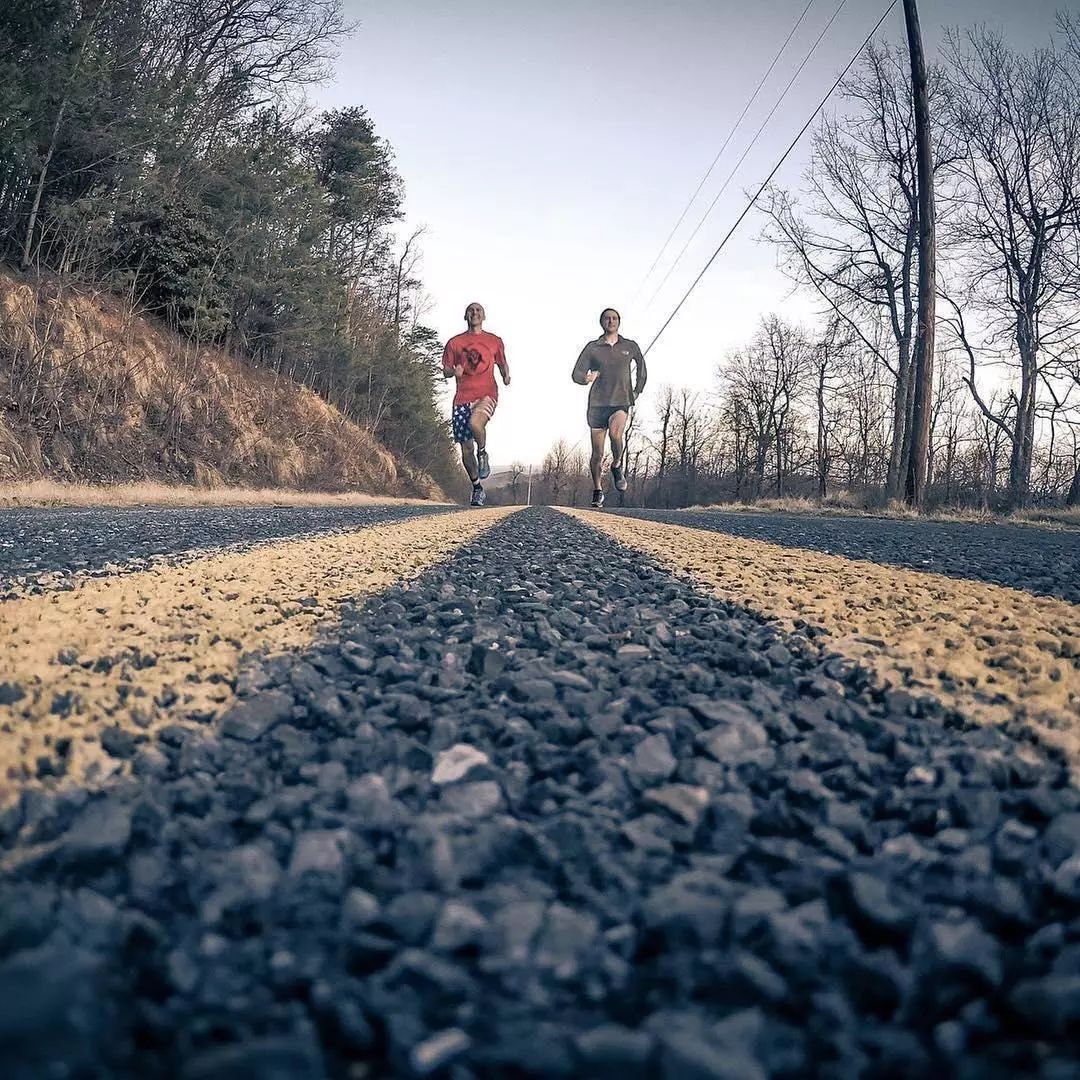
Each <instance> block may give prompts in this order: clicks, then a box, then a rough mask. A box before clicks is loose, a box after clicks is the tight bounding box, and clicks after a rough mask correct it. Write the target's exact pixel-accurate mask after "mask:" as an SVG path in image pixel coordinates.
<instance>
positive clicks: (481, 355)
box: [442, 303, 510, 506]
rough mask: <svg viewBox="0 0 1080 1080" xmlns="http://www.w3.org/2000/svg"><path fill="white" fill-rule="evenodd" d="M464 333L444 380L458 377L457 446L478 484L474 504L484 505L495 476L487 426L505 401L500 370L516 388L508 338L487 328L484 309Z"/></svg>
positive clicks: (451, 348)
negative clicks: (487, 481) (497, 378)
mask: <svg viewBox="0 0 1080 1080" xmlns="http://www.w3.org/2000/svg"><path fill="white" fill-rule="evenodd" d="M465 324H466V325H467V326H468V328H469V329H468V330H466V331H465V333H464V334H458V335H457V337H452V338H451V339H450V340H449V341H448V342H447V343H446V348H445V349H443V361H442V363H443V378H445V379H449V378H456V379H457V391H456V392H455V394H454V405H453V411H452V414H451V420H452V424H453V429H454V442H457V443H460V444H461V463H462V464H463V465H464V466H465V471H466V472H467V473H468V474H469V479H470V480H471V481H472V485H473V492H472V499H471V500H470V505H472V506H483V505H484V488H483V485H482V484H481V483H480V481H481V480H485V479H487V477H488V475H489V474H490V472H491V466H490V465H489V464H488V453H487V425H488V421H489V420H490V419H491V416H492V414H493V413H494V412H495V403H496V402H497V401H498V400H499V388H498V386H497V385H496V384H495V368H496V367H498V369H499V372H500V374H501V375H502V381H503V386H509V385H510V365H509V364H508V363H507V362H506V350H505V349H504V348H503V343H502V338H500V337H496V336H495V334H489V333H488V332H487V331H486V330H485V329H484V328H483V327H484V308H483V305H482V304H475V303H474V304H470V305H469V306H468V307H467V308H466V309H465Z"/></svg>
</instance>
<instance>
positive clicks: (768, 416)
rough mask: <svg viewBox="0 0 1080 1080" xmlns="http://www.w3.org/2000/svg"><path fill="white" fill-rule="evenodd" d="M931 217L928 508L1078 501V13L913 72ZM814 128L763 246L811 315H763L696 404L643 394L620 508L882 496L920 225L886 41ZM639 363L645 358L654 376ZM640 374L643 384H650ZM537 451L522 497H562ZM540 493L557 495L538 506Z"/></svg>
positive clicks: (892, 448)
mask: <svg viewBox="0 0 1080 1080" xmlns="http://www.w3.org/2000/svg"><path fill="white" fill-rule="evenodd" d="M929 93H930V111H931V120H932V125H933V145H934V148H935V199H936V204H937V235H938V244H937V320H936V323H935V330H936V340H937V349H936V365H935V372H934V379H933V390H934V393H933V401H932V410H931V417H930V418H931V440H930V453H929V486H928V489H927V497H928V499H929V500H930V501H932V502H935V501H936V502H938V503H941V502H949V503H954V504H968V505H979V506H994V507H1000V508H1006V507H1007V508H1023V507H1025V506H1026V505H1028V504H1029V503H1032V502H1038V503H1048V502H1055V501H1056V502H1058V503H1060V502H1065V503H1067V504H1069V505H1078V504H1080V18H1077V17H1076V16H1070V15H1062V16H1060V17H1059V19H1058V32H1057V34H1056V36H1055V39H1054V40H1053V42H1052V43H1051V44H1050V45H1048V46H1047V47H1046V48H1041V49H1037V50H1035V51H1033V52H1030V53H1018V52H1015V51H1013V50H1010V49H1009V48H1007V47H1006V46H1005V45H1004V43H1003V42H1002V40H1001V38H1000V37H998V36H995V35H994V34H992V33H990V32H988V31H986V30H983V29H976V30H971V31H968V32H965V33H961V32H954V33H953V34H951V35H950V37H949V39H948V43H947V47H946V49H945V55H944V60H943V62H942V63H941V64H940V65H939V66H938V67H937V68H935V69H932V70H931V72H930V78H929ZM842 94H843V96H842V101H841V103H840V107H839V108H838V109H837V111H836V114H835V115H833V116H831V117H829V118H827V119H825V120H824V121H822V122H821V123H820V124H819V125H818V127H817V128H816V130H815V133H814V138H813V148H812V155H811V160H810V163H809V165H808V168H807V170H806V172H805V175H804V177H803V180H802V183H801V185H800V187H799V188H798V190H795V191H784V190H779V189H775V190H772V191H771V192H769V193H768V198H767V200H766V201H765V202H764V203H763V204H762V205H761V211H762V212H763V215H764V221H765V225H764V230H763V235H764V237H765V238H766V239H767V240H769V241H771V242H772V243H773V244H775V245H776V249H777V251H778V252H779V256H780V258H781V261H782V265H783V266H784V267H785V269H786V271H787V273H788V274H789V275H790V276H791V278H792V279H793V281H794V282H795V283H796V284H797V285H798V286H799V287H801V288H802V289H804V290H807V291H809V292H810V293H811V294H812V295H813V296H814V297H816V298H817V299H818V300H819V301H820V309H821V312H822V314H821V319H820V322H819V324H818V325H816V326H812V327H797V326H794V325H791V324H790V323H789V322H786V321H785V320H783V319H781V318H779V317H777V316H775V315H769V314H767V313H764V312H763V317H762V320H761V323H760V329H759V331H758V332H757V334H756V335H755V336H754V338H753V340H751V341H749V342H747V343H746V345H745V346H744V347H742V348H739V349H736V350H734V351H732V352H731V353H730V354H729V355H728V356H726V357H723V358H718V363H717V367H716V377H715V381H714V385H713V387H712V389H711V392H710V393H707V394H706V393H693V392H691V391H689V390H682V389H678V388H675V389H669V390H666V391H659V392H657V394H656V395H655V396H653V395H650V398H651V400H650V401H649V414H650V415H649V416H648V418H646V419H644V420H643V419H642V418H640V417H639V418H638V419H637V421H636V431H634V432H632V433H631V437H630V442H629V452H628V466H629V470H628V471H629V473H630V475H631V476H632V477H634V478H635V484H634V486H633V489H632V490H633V491H634V496H633V498H634V501H636V502H641V501H644V502H647V503H649V504H652V505H661V506H679V505H687V504H693V503H703V502H711V501H716V500H720V499H733V498H734V499H743V498H745V499H752V498H758V497H762V496H781V497H783V496H786V495H811V496H814V495H816V496H826V495H829V494H830V493H832V492H834V491H835V490H836V489H845V490H846V491H848V492H851V493H854V494H855V495H856V496H857V497H858V498H859V499H861V500H865V501H877V502H887V501H891V500H894V499H897V498H899V497H901V496H902V495H903V487H904V478H905V476H906V474H907V471H908V455H909V454H910V446H911V435H912V423H913V404H914V400H913V394H914V384H913V371H912V350H913V344H914V338H915V330H916V325H915V324H916V297H917V273H918V259H919V218H918V205H917V201H916V184H915V176H916V164H915V130H914V120H913V112H912V102H911V84H910V74H909V67H908V58H907V52H906V48H905V47H903V46H899V45H892V44H879V45H877V46H875V47H874V48H872V49H871V50H870V51H869V52H868V53H867V55H866V57H865V58H864V61H863V62H862V63H861V65H860V66H859V67H858V68H856V69H855V70H854V71H853V74H852V75H851V76H850V77H849V78H848V79H847V80H846V81H845V83H844V84H843V87H842ZM653 366H654V368H655V367H656V365H653ZM654 378H656V380H657V382H662V379H663V375H662V373H661V372H660V371H656V373H655V376H654ZM580 464H581V463H580V462H579V461H578V460H577V459H576V457H575V455H574V454H573V453H572V452H570V450H568V449H567V448H566V447H558V446H556V447H554V448H553V449H552V451H551V453H550V454H549V455H548V459H547V462H546V463H545V468H544V475H545V476H546V477H547V479H546V480H545V481H544V484H543V486H542V488H541V497H542V498H550V499H551V500H552V501H568V499H570V498H573V497H579V496H576V492H577V487H576V484H575V483H574V482H573V481H571V480H570V479H569V477H570V476H571V475H576V474H577V473H578V472H579V471H580ZM553 491H557V492H558V494H557V495H555V494H553Z"/></svg>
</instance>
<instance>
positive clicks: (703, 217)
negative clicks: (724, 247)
mask: <svg viewBox="0 0 1080 1080" xmlns="http://www.w3.org/2000/svg"><path fill="white" fill-rule="evenodd" d="M846 3H847V0H840V3H839V4H838V5H837V8H836V10H835V11H834V12H833V13H832V18H831V19H829V21H828V22H827V23H826V24H825V26H824V28H823V29H822V31H821V33H820V34H818V36H817V38H816V39H815V41H814V44H813V45H811V46H810V51H809V52H808V53H807V54H806V56H804V57H803V62H802V63H801V64H800V65H799V66H798V67H797V68H796V69H795V73H794V74H793V75H792V76H791V78H790V79H789V80H788V84H787V86H785V87H784V90H783V92H782V93H781V94H780V96H779V97H778V98H777V99H776V102H775V104H774V105H773V107H772V108H771V109H770V110H769V115H768V116H766V117H765V119H764V120H762V121H761V126H760V127H759V128H758V129H757V131H755V132H754V137H753V138H752V139H751V140H750V142H749V144H748V145H747V147H746V149H745V150H744V151H743V152H742V155H741V156H740V158H739V160H738V161H736V162H735V167H734V168H733V169H732V170H731V172H729V173H728V175H727V179H726V180H725V181H724V183H723V184H722V185H721V187H720V190H719V191H718V192H717V193H716V195H715V196H714V197H713V201H712V202H711V203H709V207H708V209H707V210H706V211H705V213H704V214H702V215H701V220H700V221H699V222H698V223H697V225H695V226H694V231H693V232H692V233H691V234H690V236H689V237H688V238H687V241H686V243H685V244H683V246H682V250H681V251H680V252H679V254H678V255H676V256H675V261H674V262H673V263H672V264H671V265H670V266H669V267H668V271H667V273H666V274H665V275H664V279H663V281H661V282H660V284H659V285H657V287H656V291H655V292H654V293H653V294H652V296H650V297H649V303H650V304H651V303H652V302H653V301H654V300H655V299H656V298H657V296H659V295H660V290H661V289H663V287H664V286H665V285H666V284H667V282H668V279H669V278H670V277H671V275H672V273H674V271H675V268H676V267H677V266H678V265H679V263H680V262H682V257H683V256H684V255H685V254H686V252H687V249H688V248H689V247H690V245H691V244H692V243H693V242H694V237H695V236H697V234H698V233H699V232H700V231H701V227H702V225H704V224H705V222H706V221H707V220H708V217H709V215H710V214H711V213H712V212H713V210H714V209H716V204H717V203H718V202H719V201H720V197H721V196H722V195H723V194H724V192H725V191H727V188H728V184H730V183H731V181H732V178H733V177H734V176H735V174H736V173H737V172H738V171H739V167H740V166H741V165H742V163H743V162H744V161H745V160H746V155H747V154H749V153H750V151H751V150H753V148H754V146H755V144H756V143H757V141H758V139H759V138H760V137H761V133H762V132H763V131H764V130H765V128H766V126H767V125H768V123H769V121H770V120H771V119H772V118H773V116H774V115H775V114H776V110H777V109H779V108H780V106H781V104H782V103H783V101H784V98H786V97H787V95H788V91H789V90H790V89H791V88H792V86H794V85H795V80H796V79H797V78H798V77H799V76H800V75H801V74H802V72H803V68H805V67H806V65H807V64H808V63H809V62H810V58H811V57H812V56H813V55H814V53H815V52H816V51H817V47H818V46H819V45H820V44H821V41H822V39H823V38H824V37H825V35H826V34H827V33H828V32H829V29H830V27H831V26H832V24H833V23H834V22H836V17H837V16H838V15H839V14H840V12H841V11H842V10H843V8H844V5H845V4H846Z"/></svg>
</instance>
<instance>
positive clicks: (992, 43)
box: [948, 29, 1080, 507]
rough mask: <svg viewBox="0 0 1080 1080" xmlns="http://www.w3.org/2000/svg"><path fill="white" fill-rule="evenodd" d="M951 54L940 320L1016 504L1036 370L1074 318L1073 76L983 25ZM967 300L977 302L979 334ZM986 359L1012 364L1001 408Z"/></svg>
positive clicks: (1078, 185) (1078, 158) (1027, 463)
mask: <svg viewBox="0 0 1080 1080" xmlns="http://www.w3.org/2000/svg"><path fill="white" fill-rule="evenodd" d="M949 55H950V59H951V67H952V73H951V75H950V82H949V95H948V116H949V123H950V125H951V126H952V128H953V130H954V131H955V132H956V134H957V135H958V136H959V137H960V140H961V144H962V145H963V146H964V147H965V153H964V156H963V157H962V158H959V159H958V160H957V161H956V162H955V163H954V166H953V169H954V171H955V173H956V175H957V177H958V179H959V182H960V187H959V190H958V193H957V197H956V199H955V203H956V206H955V211H956V212H955V215H954V219H955V220H954V225H953V228H954V236H955V241H956V243H957V245H958V246H959V247H960V250H961V254H962V263H961V264H960V265H959V267H958V269H957V270H956V271H955V275H954V283H953V286H952V287H953V288H954V289H955V290H956V291H957V292H958V294H959V296H958V298H955V299H950V300H949V306H950V308H951V311H952V317H951V318H950V319H949V320H948V324H949V327H950V329H951V330H952V332H953V333H954V335H955V336H956V338H957V340H959V342H960V343H961V346H962V347H963V348H964V350H965V352H966V353H967V356H968V360H969V370H968V375H967V379H966V382H967V385H968V388H969V389H970V391H971V394H972V397H973V399H974V400H975V403H976V405H977V406H978V407H979V409H980V410H981V412H982V414H983V416H984V417H985V418H986V420H987V421H988V422H990V423H992V424H994V425H995V426H997V427H998V428H999V430H1000V431H1001V433H1002V434H1003V435H1004V436H1005V437H1006V438H1007V439H1008V441H1009V445H1010V454H1009V503H1010V505H1011V506H1013V507H1021V506H1024V505H1025V504H1026V503H1027V501H1028V498H1029V494H1030V487H1031V472H1032V463H1033V457H1034V450H1035V438H1036V418H1037V411H1038V396H1039V389H1040V379H1041V377H1042V376H1043V375H1044V373H1045V371H1046V367H1047V365H1048V364H1049V363H1052V362H1053V361H1054V359H1055V356H1056V355H1057V354H1058V353H1059V351H1060V350H1061V349H1062V348H1064V347H1067V346H1069V345H1070V344H1073V343H1075V341H1076V340H1077V331H1078V329H1080V311H1078V309H1077V304H1076V288H1077V282H1076V258H1075V251H1076V245H1077V229H1078V227H1080V84H1078V81H1077V79H1076V71H1075V66H1072V67H1071V66H1070V65H1069V64H1068V63H1067V61H1066V57H1065V56H1064V55H1063V54H1062V53H1061V52H1060V51H1058V50H1056V49H1054V48H1045V49H1038V50H1036V51H1035V52H1033V53H1031V54H1029V55H1021V54H1017V53H1014V52H1012V51H1011V50H1009V49H1008V48H1006V47H1005V45H1004V44H1003V42H1002V39H1001V37H1000V36H998V35H995V34H992V33H990V32H988V31H986V30H981V29H980V30H973V31H970V32H969V33H968V34H967V35H966V37H965V38H963V39H960V38H958V37H956V36H954V37H953V38H952V39H951V42H950V47H949ZM965 308H968V309H971V310H972V311H973V312H976V313H977V314H978V317H979V320H980V323H979V326H978V340H975V337H976V334H975V332H973V328H972V327H971V326H970V325H969V324H968V323H967V322H966V321H965V318H964V309H965ZM984 358H985V359H984ZM987 360H989V361H991V362H992V361H995V360H997V361H1004V362H1005V363H1006V364H1007V365H1008V367H1009V368H1010V369H1011V371H1012V373H1013V379H1014V383H1013V387H1014V389H1013V392H1012V394H1011V397H1010V398H1009V399H1007V400H1008V401H1009V407H1008V408H1007V409H1006V410H1005V411H1004V412H1000V413H999V411H998V410H997V409H996V408H995V407H994V406H993V404H992V402H989V401H987V399H986V396H985V392H984V391H983V390H982V389H981V388H980V385H979V374H980V371H979V369H980V368H985V366H986V362H987Z"/></svg>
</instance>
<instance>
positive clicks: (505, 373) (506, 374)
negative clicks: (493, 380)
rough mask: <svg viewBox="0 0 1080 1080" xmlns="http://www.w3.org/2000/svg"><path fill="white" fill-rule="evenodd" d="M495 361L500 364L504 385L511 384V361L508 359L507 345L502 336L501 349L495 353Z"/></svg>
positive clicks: (500, 340)
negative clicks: (504, 343)
mask: <svg viewBox="0 0 1080 1080" xmlns="http://www.w3.org/2000/svg"><path fill="white" fill-rule="evenodd" d="M495 363H496V364H498V366H499V371H500V373H501V374H502V381H503V386H509V385H510V361H509V360H507V359H506V346H505V345H503V343H502V338H500V339H499V351H498V352H497V353H496V354H495Z"/></svg>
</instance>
